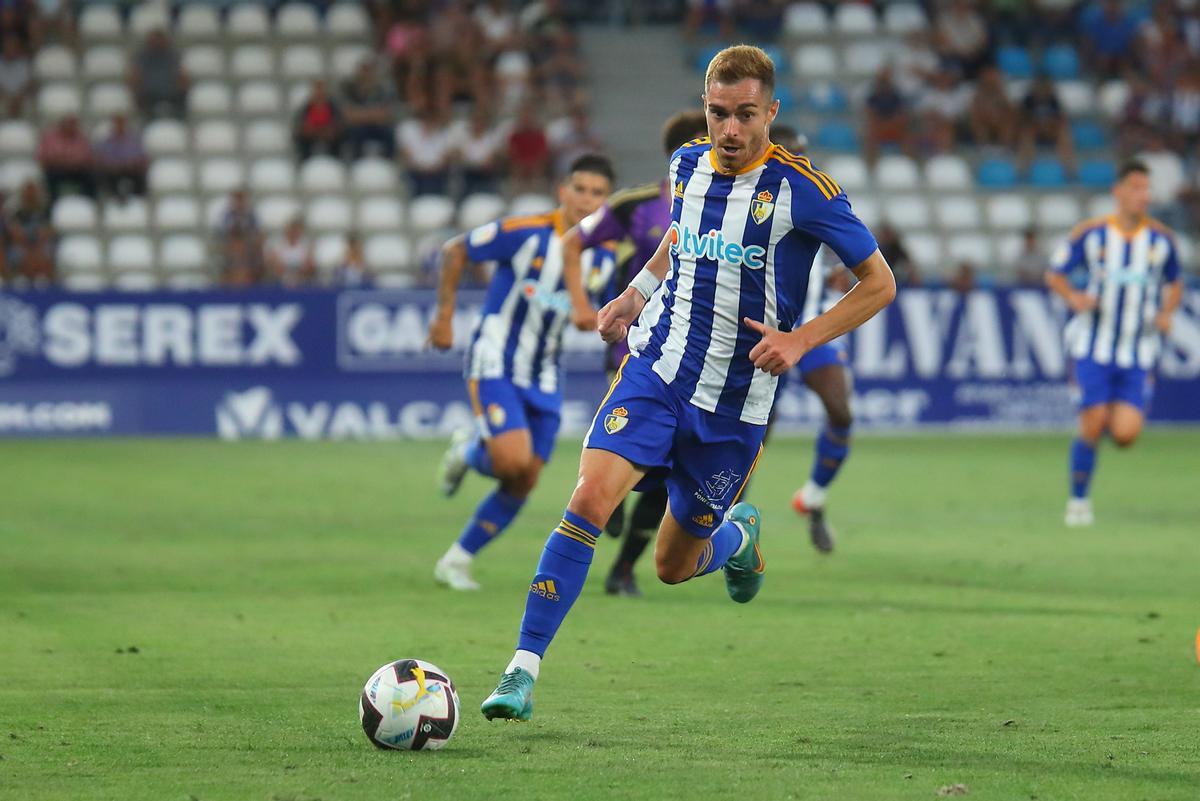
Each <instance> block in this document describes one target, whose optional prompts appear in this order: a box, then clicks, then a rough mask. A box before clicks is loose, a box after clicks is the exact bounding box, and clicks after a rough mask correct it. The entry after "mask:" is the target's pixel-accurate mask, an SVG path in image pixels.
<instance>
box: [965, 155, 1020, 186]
mask: <svg viewBox="0 0 1200 801" xmlns="http://www.w3.org/2000/svg"><path fill="white" fill-rule="evenodd" d="M975 177H976V179H977V180H978V182H979V185H980V186H982V187H985V188H987V189H1005V188H1008V187H1012V186H1016V184H1017V167H1016V165H1015V164H1013V162H1012V161H1011V160H1009V159H1005V158H990V159H984V160H983V161H981V162H980V163H979V168H978V170H977V171H976V173H975Z"/></svg>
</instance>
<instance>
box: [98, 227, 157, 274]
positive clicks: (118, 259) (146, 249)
mask: <svg viewBox="0 0 1200 801" xmlns="http://www.w3.org/2000/svg"><path fill="white" fill-rule="evenodd" d="M107 263H108V268H109V270H110V271H111V272H113V273H119V272H120V273H124V272H149V271H151V270H153V269H154V249H153V248H152V247H151V246H150V239H149V238H148V237H145V236H140V235H138V234H123V235H121V236H118V237H114V238H113V239H111V240H109V243H108V254H107Z"/></svg>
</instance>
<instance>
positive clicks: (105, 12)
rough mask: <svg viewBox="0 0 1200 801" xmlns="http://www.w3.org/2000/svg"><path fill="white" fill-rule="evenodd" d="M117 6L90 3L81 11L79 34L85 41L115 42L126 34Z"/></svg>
mask: <svg viewBox="0 0 1200 801" xmlns="http://www.w3.org/2000/svg"><path fill="white" fill-rule="evenodd" d="M124 34H125V31H124V28H123V26H122V25H121V15H120V14H119V13H118V12H117V9H116V7H115V6H111V5H106V4H100V3H89V4H87V6H86V7H85V8H83V9H81V10H80V12H79V35H80V38H81V39H83V41H85V42H115V41H117V40H119V39H120V38H121V37H122V36H124Z"/></svg>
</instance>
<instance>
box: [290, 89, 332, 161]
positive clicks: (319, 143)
mask: <svg viewBox="0 0 1200 801" xmlns="http://www.w3.org/2000/svg"><path fill="white" fill-rule="evenodd" d="M341 134H342V111H341V108H340V107H339V106H338V104H337V103H335V102H334V100H333V98H331V97H330V96H329V93H328V92H326V90H325V81H323V80H321V79H320V78H318V79H317V80H315V81H313V82H312V86H311V87H310V89H309V94H308V98H307V99H305V101H304V103H303V104H301V106H300V108H298V109H296V115H295V117H294V118H293V120H292V141H293V142H294V143H295V145H296V155H297V156H298V157H299V158H300V160H301V161H304V160H306V159H308V158H309V157H311V156H313V155H316V154H318V153H324V154H326V155H333V154H335V153H337V151H338V142H339V141H341Z"/></svg>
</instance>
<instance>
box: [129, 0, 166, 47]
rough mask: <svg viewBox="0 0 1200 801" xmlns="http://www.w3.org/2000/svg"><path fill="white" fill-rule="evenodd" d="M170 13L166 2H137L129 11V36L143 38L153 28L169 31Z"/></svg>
mask: <svg viewBox="0 0 1200 801" xmlns="http://www.w3.org/2000/svg"><path fill="white" fill-rule="evenodd" d="M170 29H171V15H170V11H169V9H168V8H167V4H166V3H138V4H136V5H135V6H134V7H133V8H132V9H131V10H130V12H129V31H128V33H129V36H130V37H131V38H134V39H143V38H145V36H146V34H148V33H150V31H153V30H163V31H169V30H170Z"/></svg>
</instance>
